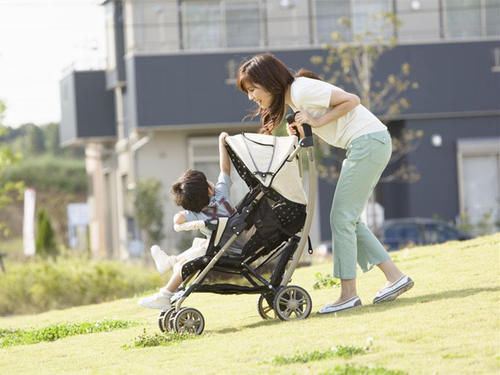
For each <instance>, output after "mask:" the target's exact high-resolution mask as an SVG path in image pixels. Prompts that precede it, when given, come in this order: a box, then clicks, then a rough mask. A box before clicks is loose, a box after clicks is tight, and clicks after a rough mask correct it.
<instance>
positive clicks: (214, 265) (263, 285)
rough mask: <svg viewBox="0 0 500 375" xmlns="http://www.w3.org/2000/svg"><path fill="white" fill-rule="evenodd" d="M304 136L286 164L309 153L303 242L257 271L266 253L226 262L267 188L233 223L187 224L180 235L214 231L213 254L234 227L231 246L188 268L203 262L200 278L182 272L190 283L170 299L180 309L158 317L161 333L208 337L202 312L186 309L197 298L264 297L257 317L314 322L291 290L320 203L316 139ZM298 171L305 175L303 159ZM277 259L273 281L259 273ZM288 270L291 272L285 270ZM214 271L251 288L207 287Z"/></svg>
mask: <svg viewBox="0 0 500 375" xmlns="http://www.w3.org/2000/svg"><path fill="white" fill-rule="evenodd" d="M306 126H307V125H306ZM306 126H305V127H306ZM305 130H306V131H305V135H306V136H305V137H304V138H302V139H301V140H300V141H299V144H298V146H297V147H296V148H295V150H294V151H293V152H292V153H291V154H290V155H289V156H288V157H287V158H286V160H285V161H284V162H283V164H284V163H286V162H290V161H293V160H294V158H296V157H297V158H298V157H299V155H300V154H301V152H302V151H306V153H307V163H308V171H309V188H308V196H307V206H306V217H305V221H304V225H303V227H302V231H301V236H297V235H293V236H291V237H290V238H289V239H288V241H286V242H282V243H281V244H280V245H279V246H277V247H275V248H274V249H273V250H271V251H269V252H267V253H266V256H267V258H266V259H265V260H264V261H262V262H261V263H260V264H259V265H258V266H257V267H255V268H253V267H251V266H250V264H251V263H253V262H254V261H256V260H257V259H259V258H260V257H261V256H262V253H261V251H260V250H261V249H262V248H261V249H259V250H258V251H257V252H256V253H254V254H253V255H249V256H246V257H244V258H243V259H232V258H228V257H226V258H223V255H224V254H225V253H226V251H227V249H228V248H229V247H230V246H231V245H232V244H233V243H234V241H235V240H236V239H237V238H238V236H239V235H240V234H241V233H242V232H243V230H244V229H245V227H246V226H247V223H246V222H245V219H246V218H247V217H248V215H250V214H252V212H253V210H255V208H256V207H257V206H258V204H259V202H260V200H261V199H263V198H264V197H265V195H266V190H267V189H270V188H266V187H264V186H262V185H258V186H257V187H256V189H252V190H250V192H249V193H247V195H246V196H245V198H243V200H242V202H241V203H240V206H239V208H238V213H239V215H236V214H233V215H232V216H231V217H229V218H218V219H211V220H207V221H206V222H205V221H199V222H191V223H187V224H188V228H185V229H184V228H176V230H193V229H202V228H203V227H208V228H209V229H212V230H213V233H212V236H211V239H210V244H209V249H210V248H211V245H216V246H217V244H218V242H219V240H220V239H221V238H220V237H221V235H222V232H224V231H225V230H227V229H226V228H228V227H229V230H230V231H231V233H232V235H231V237H230V238H229V239H228V240H227V241H226V243H225V244H224V245H223V246H222V247H221V248H220V249H219V250H218V251H217V252H216V253H215V254H213V257H212V258H211V259H210V256H209V255H208V254H207V255H205V256H202V257H200V258H197V259H195V260H193V261H191V262H188V263H193V262H198V263H200V262H201V263H202V264H204V267H203V268H202V269H201V270H199V272H198V274H197V275H196V271H198V269H196V270H195V272H191V273H189V274H187V275H184V268H183V276H185V277H183V278H184V281H183V283H182V284H181V286H180V288H179V289H180V290H181V291H180V292H178V293H176V294H175V295H174V297H172V299H171V302H172V303H175V306H173V307H171V308H169V309H168V310H165V311H161V312H160V314H159V316H158V325H159V328H160V330H161V331H162V332H164V331H175V332H185V331H187V332H190V333H195V334H201V333H202V332H203V329H204V326H205V321H204V318H203V315H202V314H201V312H199V311H198V310H197V309H194V308H189V307H182V304H183V302H184V300H185V299H186V298H187V297H188V296H189V295H190V294H191V293H193V292H205V293H217V294H241V293H245V294H260V298H259V301H258V312H259V314H260V316H261V317H262V318H263V319H271V318H275V317H276V316H277V317H278V318H279V319H281V320H295V319H305V318H307V317H308V316H309V314H310V312H311V307H312V301H311V297H310V296H309V294H308V293H307V291H306V290H304V289H303V288H301V287H299V286H288V283H289V282H290V280H291V277H292V274H293V272H294V271H295V268H296V267H297V265H298V262H299V260H300V258H301V257H302V254H303V252H304V249H305V246H306V242H307V241H308V238H309V232H310V228H311V223H312V218H313V213H314V203H315V200H316V186H317V177H316V170H315V168H314V153H313V149H312V148H313V147H312V146H313V138H312V133H311V131H310V128H309V129H307V128H306V129H305ZM273 152H274V151H273ZM299 170H300V174H301V175H302V169H301V163H300V159H299ZM273 178H274V177H273ZM240 211H241V213H240ZM291 254H293V257H292V259H291V261H290V257H291ZM278 256H279V260H278V263H277V266H276V268H275V269H274V270H273V272H272V276H271V278H270V280H269V281H268V280H266V279H265V278H264V277H262V276H261V275H259V274H258V273H257V272H256V271H257V270H258V269H259V268H260V267H262V266H263V265H264V264H266V263H268V262H270V261H271V260H272V259H274V258H276V257H278ZM221 258H222V259H221ZM287 264H288V268H286V266H287ZM285 268H286V271H285ZM237 269H238V270H237ZM212 270H214V271H221V272H224V273H228V274H238V275H241V276H243V277H245V279H246V280H248V282H249V283H250V284H251V285H252V286H241V285H233V284H209V285H207V284H203V281H204V280H205V278H206V277H207V275H208V273H209V272H210V271H212ZM195 275H196V277H195ZM193 277H194V280H193V281H192V282H191V284H190V285H189V286H187V285H188V284H189V282H190V281H191V280H192V279H193ZM186 287H187V288H186ZM273 311H274V314H273ZM293 315H295V316H293Z"/></svg>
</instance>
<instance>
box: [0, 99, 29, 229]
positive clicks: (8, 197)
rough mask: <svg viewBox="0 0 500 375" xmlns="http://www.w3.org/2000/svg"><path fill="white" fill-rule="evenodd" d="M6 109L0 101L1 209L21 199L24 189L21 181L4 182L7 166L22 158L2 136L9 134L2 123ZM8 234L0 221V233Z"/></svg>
mask: <svg viewBox="0 0 500 375" xmlns="http://www.w3.org/2000/svg"><path fill="white" fill-rule="evenodd" d="M5 109H6V108H5V105H4V104H3V102H2V101H0V211H1V210H2V209H3V208H5V207H7V206H8V205H10V204H12V203H13V202H14V201H15V200H20V199H21V198H22V192H23V189H24V184H23V183H22V182H19V181H9V182H5V183H4V182H2V177H3V173H4V171H5V170H6V168H8V167H9V166H11V165H14V164H16V163H18V162H19V161H20V160H21V154H20V153H14V152H13V151H12V149H11V148H10V147H9V146H8V145H7V144H6V142H3V141H2V138H3V137H5V136H6V134H7V129H6V128H5V127H4V126H3V125H2V120H3V114H4V112H5ZM8 234H9V231H8V228H7V227H6V226H5V224H4V223H1V222H0V235H2V236H4V237H5V236H7V235H8Z"/></svg>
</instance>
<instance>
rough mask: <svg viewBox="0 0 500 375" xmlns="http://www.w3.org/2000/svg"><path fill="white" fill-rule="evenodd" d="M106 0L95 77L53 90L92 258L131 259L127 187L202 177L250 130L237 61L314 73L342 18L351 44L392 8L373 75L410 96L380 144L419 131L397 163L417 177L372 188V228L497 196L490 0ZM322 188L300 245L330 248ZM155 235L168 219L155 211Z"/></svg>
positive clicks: (326, 195)
mask: <svg viewBox="0 0 500 375" xmlns="http://www.w3.org/2000/svg"><path fill="white" fill-rule="evenodd" d="M467 4H468V5H464V2H463V1H457V0H440V1H433V0H413V1H406V0H393V1H388V0H370V1H368V2H365V1H355V0H342V1H340V0H147V1H143V0H107V1H104V2H103V3H102V6H103V11H105V12H106V25H103V27H106V32H107V41H108V47H107V49H108V52H107V66H106V69H105V70H103V71H71V72H70V73H69V74H67V75H66V76H65V77H64V78H63V79H62V80H61V101H62V103H61V105H62V120H61V142H62V144H63V145H71V144H77V143H84V144H85V145H86V166H87V173H88V176H89V198H88V200H89V203H90V207H91V210H90V211H91V212H90V221H91V224H90V245H91V251H92V253H93V254H94V255H95V256H96V257H113V258H122V259H124V258H127V257H128V256H129V254H130V252H131V251H132V252H133V250H134V249H136V247H137V245H138V244H139V245H140V242H138V241H137V239H138V238H139V237H140V236H139V230H138V228H137V222H136V219H135V217H134V208H133V201H134V194H135V187H136V184H137V182H138V181H140V180H141V179H144V178H156V179H159V180H160V181H161V182H162V184H163V187H164V192H165V195H168V194H167V193H168V188H169V186H170V184H171V183H172V182H173V181H174V180H175V178H176V177H177V176H179V175H180V174H181V173H182V172H183V171H184V170H185V169H186V168H188V167H191V168H199V169H202V170H204V171H206V172H207V174H208V176H209V178H211V179H214V178H216V173H217V172H216V171H217V170H218V166H217V147H216V144H217V135H218V134H219V133H220V132H221V131H223V130H224V131H228V132H229V133H238V132H241V131H256V130H257V128H258V123H257V121H256V120H251V119H250V120H246V121H242V120H243V118H244V117H245V116H246V115H247V114H249V113H251V111H252V110H253V108H252V105H251V103H250V102H249V101H248V99H247V98H246V96H245V95H243V94H242V93H240V92H238V90H237V88H236V87H235V78H236V72H237V69H238V66H239V64H240V63H241V62H242V61H243V60H244V59H245V58H247V57H250V56H252V55H253V54H256V53H260V52H268V51H269V52H272V53H273V54H275V55H276V56H277V57H278V58H280V59H282V60H283V61H285V62H286V63H287V65H289V66H290V67H292V68H294V69H299V68H300V67H305V68H309V69H312V70H314V69H317V67H315V66H313V65H312V64H311V60H310V58H311V56H313V55H319V54H322V53H324V50H323V49H322V44H323V43H326V42H329V41H330V39H329V38H330V34H331V32H332V31H336V30H337V28H338V25H337V22H336V20H337V19H338V18H339V17H347V18H348V19H350V20H351V30H350V32H348V33H346V34H345V35H344V36H345V37H346V38H349V37H352V34H356V33H357V32H359V31H363V30H365V28H366V25H367V19H368V17H369V16H370V14H374V13H377V12H380V11H392V12H394V13H396V14H397V16H398V17H399V18H400V19H401V20H402V26H400V27H398V28H397V29H394V30H393V33H394V35H397V37H398V40H399V45H398V46H397V47H396V48H395V49H393V50H391V51H390V52H388V53H387V54H386V55H384V56H383V58H382V60H381V63H380V64H379V66H378V67H377V74H380V75H383V74H385V73H387V72H391V71H393V70H394V69H399V66H400V65H401V63H402V62H409V63H410V64H411V68H412V69H411V70H412V73H411V78H412V79H413V80H414V81H417V82H418V83H419V89H418V90H415V91H412V92H411V93H409V94H408V95H409V97H408V99H409V102H410V103H411V106H410V107H409V108H408V109H407V110H405V111H404V112H401V114H400V115H398V117H395V118H392V119H391V122H390V123H389V128H390V130H391V132H392V133H394V134H395V133H397V132H400V131H401V130H402V129H420V130H423V133H424V136H423V138H422V142H421V145H420V146H419V149H418V150H417V151H415V152H413V153H411V154H408V155H406V156H405V158H406V159H407V161H408V162H409V163H413V164H415V165H416V167H417V169H418V170H419V173H420V175H421V178H420V180H418V181H417V182H415V183H412V184H398V183H388V184H384V185H383V186H381V187H380V188H379V189H378V193H377V196H378V200H379V203H381V204H382V205H383V206H384V208H385V217H386V218H393V217H404V216H432V215H435V214H437V215H439V216H441V217H442V218H444V219H446V220H454V219H455V218H456V217H457V215H459V213H460V212H461V211H467V212H468V213H469V214H470V216H471V217H473V218H474V219H475V220H476V217H479V216H481V215H482V214H483V213H484V212H486V211H488V210H490V211H491V212H492V214H493V215H494V216H495V217H496V218H498V215H499V203H498V202H499V201H500V200H499V197H500V182H499V181H500V147H499V145H500V4H499V3H498V1H494V0H471V1H469V2H467ZM333 189H334V184H332V183H331V182H329V181H326V180H320V183H319V194H318V196H319V198H318V199H319V202H320V204H318V205H317V207H318V210H317V217H316V218H315V224H313V227H314V228H315V231H316V232H314V233H313V241H314V240H315V241H324V240H328V239H329V237H330V229H329V225H328V217H329V212H328V210H329V205H330V201H331V197H332V194H333ZM164 208H165V210H164V212H165V220H164V223H165V228H166V229H167V237H166V239H165V241H164V243H163V244H162V245H163V246H166V247H168V248H175V247H177V246H178V242H177V241H178V240H177V238H178V236H176V235H175V234H173V233H172V229H171V228H170V227H171V225H170V222H171V217H172V215H173V213H174V212H175V210H176V208H175V207H174V205H173V204H172V202H171V200H168V199H166V201H165V203H164Z"/></svg>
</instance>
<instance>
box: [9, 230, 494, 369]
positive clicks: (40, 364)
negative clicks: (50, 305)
mask: <svg viewBox="0 0 500 375" xmlns="http://www.w3.org/2000/svg"><path fill="white" fill-rule="evenodd" d="M392 254H393V255H394V258H395V260H396V262H397V264H398V265H399V266H400V267H401V269H402V270H403V271H404V272H406V273H408V274H409V275H410V276H411V277H412V278H413V279H414V280H415V287H414V288H413V289H412V290H410V291H409V292H407V293H406V294H404V295H402V296H401V297H400V298H398V299H397V300H395V301H392V302H388V303H385V304H380V305H372V304H371V300H372V299H373V296H374V294H375V293H376V292H377V290H378V289H379V288H380V287H381V286H382V285H383V284H384V278H383V275H382V273H381V272H379V271H378V270H372V271H371V272H369V273H367V274H363V275H360V276H359V282H358V288H359V295H360V297H361V299H362V301H363V302H364V306H363V307H361V308H358V309H355V310H351V311H345V312H343V313H338V314H337V315H329V316H318V315H317V314H316V311H317V310H318V309H319V308H320V307H321V306H322V305H323V304H325V303H328V302H332V301H333V300H334V299H336V297H337V296H338V293H339V290H338V289H322V290H313V288H312V285H313V283H314V281H315V279H314V274H315V273H316V272H322V273H331V272H332V270H331V269H332V265H331V263H325V264H320V265H314V266H311V267H306V268H300V269H297V270H296V272H295V274H294V277H293V280H292V284H294V285H300V286H302V287H304V288H305V289H307V290H308V291H309V292H310V294H311V297H312V299H313V313H312V314H311V316H310V317H309V318H308V319H306V320H302V321H295V322H281V321H278V320H273V321H263V320H262V319H261V318H260V317H259V315H258V312H257V309H256V303H257V298H258V297H257V296H256V295H234V296H222V295H215V294H194V295H192V296H191V297H190V298H188V299H187V300H186V301H185V303H184V306H189V307H195V308H197V309H199V310H200V311H201V312H202V313H203V315H204V317H205V323H206V326H205V332H204V333H203V334H202V336H201V337H199V338H197V339H193V340H184V341H180V342H174V343H172V344H170V345H168V346H156V347H149V348H135V347H133V348H130V349H125V348H124V346H127V345H130V344H132V343H133V342H134V339H136V338H137V337H138V336H140V335H141V334H143V332H144V330H146V333H147V334H150V335H152V334H154V333H156V332H159V330H158V328H157V322H156V317H157V312H156V311H154V310H148V309H144V308H141V307H140V306H138V305H137V303H136V302H137V298H131V299H122V300H118V301H114V302H110V303H103V304H99V305H91V306H83V307H77V308H71V309H67V310H58V311H50V312H47V313H43V314H38V315H24V316H16V317H4V318H0V328H2V329H28V328H33V329H39V328H43V327H46V326H48V325H50V324H58V323H67V322H88V321H98V320H103V319H117V320H127V321H134V322H137V323H138V325H135V326H131V327H130V328H123V329H117V330H113V331H111V332H99V333H91V334H83V335H75V336H70V337H66V338H64V339H60V340H57V341H54V342H41V343H38V344H32V345H17V346H9V347H4V348H1V349H0V369H1V370H0V372H1V373H2V374H174V373H175V374H190V373H197V374H321V373H324V372H327V371H328V370H329V369H332V368H335V367H336V366H340V367H338V368H341V369H347V368H351V369H352V367H345V366H347V365H348V364H351V365H356V366H368V367H383V368H385V369H387V370H400V371H403V372H406V373H409V374H494V373H499V372H500V330H499V322H500V318H499V317H500V314H499V313H500V304H499V295H500V294H499V281H500V278H499V276H500V275H499V273H500V272H499V271H500V234H496V235H493V236H487V237H481V238H478V239H475V240H471V241H467V242H450V243H447V244H442V245H436V246H429V247H420V248H413V249H406V250H402V251H399V252H395V253H392ZM0 277H1V276H0ZM368 338H372V339H373V345H372V346H371V348H370V349H369V350H368V351H367V352H366V353H365V354H355V355H353V356H352V357H351V358H343V357H339V356H329V357H326V358H325V359H322V360H314V356H310V357H311V359H310V360H309V361H307V360H306V361H305V362H301V363H291V364H283V365H279V364H276V363H273V359H275V358H276V357H278V356H285V357H291V356H294V355H296V354H307V353H310V352H314V351H328V350H329V349H330V348H332V347H334V346H355V347H364V346H365V345H366V342H367V339H368ZM370 341H371V339H370ZM305 357H307V356H305ZM328 373H337V372H328ZM338 373H346V374H347V373H349V374H351V373H352V374H355V373H361V372H355V371H354V372H348V371H347V370H346V371H345V372H338ZM381 373H383V372H381Z"/></svg>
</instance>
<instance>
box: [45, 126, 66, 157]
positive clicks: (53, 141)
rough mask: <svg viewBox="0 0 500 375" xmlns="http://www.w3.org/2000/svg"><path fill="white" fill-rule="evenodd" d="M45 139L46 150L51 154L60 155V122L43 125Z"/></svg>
mask: <svg viewBox="0 0 500 375" xmlns="http://www.w3.org/2000/svg"><path fill="white" fill-rule="evenodd" d="M41 128H42V132H43V135H44V141H45V151H46V152H48V153H49V154H51V155H58V154H59V153H60V151H61V148H60V147H59V124H55V123H50V124H47V125H44V126H42V127H41Z"/></svg>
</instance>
